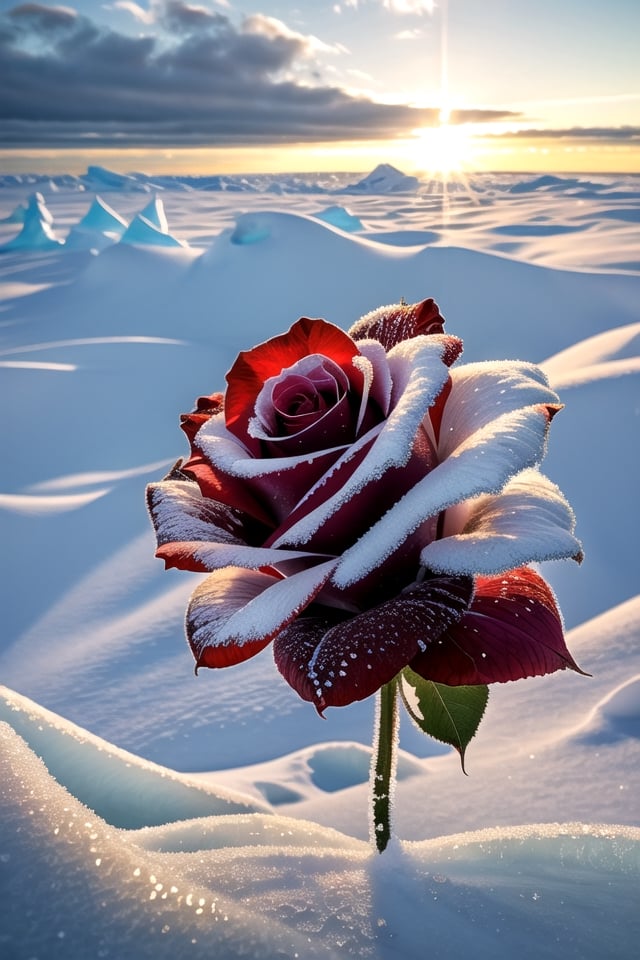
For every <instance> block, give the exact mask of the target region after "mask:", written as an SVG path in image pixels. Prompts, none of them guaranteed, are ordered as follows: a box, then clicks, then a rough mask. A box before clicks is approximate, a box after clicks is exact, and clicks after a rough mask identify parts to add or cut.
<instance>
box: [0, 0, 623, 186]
mask: <svg viewBox="0 0 640 960" xmlns="http://www.w3.org/2000/svg"><path fill="white" fill-rule="evenodd" d="M639 36H640V4H638V3H637V2H636V0H610V2H607V3H605V2H593V0H565V2H563V3H561V4H558V3H557V0H538V3H536V4H531V3H529V2H524V0H486V2H484V3H482V2H478V0H440V2H439V3H436V2H432V0H338V2H335V3H330V2H327V3H324V2H314V0H299V2H298V3H297V4H296V5H295V6H291V5H289V4H285V3H282V2H279V0H249V2H246V0H193V2H187V0H139V2H136V0H111V2H105V3H98V2H95V0H75V2H74V0H71V2H70V3H68V4H65V5H64V6H62V5H56V4H55V3H51V2H44V0H42V2H32V3H23V4H19V3H18V4H16V3H14V2H7V0H0V172H2V171H4V172H9V171H15V172H21V171H25V170H28V169H29V170H37V169H38V167H39V168H40V169H41V170H47V171H49V172H59V171H61V170H73V171H78V170H80V169H82V168H83V167H86V165H87V163H88V162H97V163H99V162H104V163H105V165H109V166H112V167H113V168H114V169H135V168H136V167H138V168H139V167H140V166H144V167H145V168H147V169H149V170H156V171H163V172H170V171H172V170H174V171H175V172H219V171H221V170H226V171H228V172H237V171H239V170H244V171H247V172H249V171H255V172H258V171H260V170H272V171H277V170H312V169H313V170H329V169H332V170H356V169H357V170H365V169H368V168H370V167H371V165H372V164H373V163H376V162H378V161H381V160H383V161H388V162H393V163H396V164H397V165H399V166H402V167H404V168H405V169H408V170H429V169H432V170H436V169H437V168H439V169H440V171H441V172H444V173H450V172H452V171H454V170H456V169H457V168H458V167H464V168H466V169H473V168H478V169H513V170H528V169H531V170H542V169H553V170H555V171H556V172H562V171H575V172H579V171H580V170H591V171H606V170H611V171H628V172H634V171H640V58H639V57H638V47H637V40H638V37H639ZM443 120H444V121H448V122H447V123H445V125H444V128H443V126H442V121H443Z"/></svg>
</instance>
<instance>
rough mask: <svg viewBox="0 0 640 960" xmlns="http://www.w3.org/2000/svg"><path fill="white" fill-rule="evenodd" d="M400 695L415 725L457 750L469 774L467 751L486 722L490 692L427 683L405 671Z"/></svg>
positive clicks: (466, 687)
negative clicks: (485, 714)
mask: <svg viewBox="0 0 640 960" xmlns="http://www.w3.org/2000/svg"><path fill="white" fill-rule="evenodd" d="M400 693H401V695H402V700H403V703H404V705H405V707H406V708H407V712H408V714H409V716H410V717H411V719H412V720H413V722H414V723H415V724H416V725H417V726H418V727H419V728H420V730H422V732H423V733H426V734H428V735H429V736H430V737H434V738H435V739H436V740H440V741H441V742H442V743H448V744H449V745H450V746H452V747H455V748H456V750H457V751H458V753H459V754H460V760H461V763H462V770H463V772H464V773H466V770H465V769H464V754H465V750H466V749H467V746H468V744H469V741H470V740H471V739H472V738H473V737H474V736H475V733H476V730H477V729H478V727H479V725H480V721H481V720H482V717H483V714H484V711H485V707H486V706H487V701H488V699H489V688H488V687H487V686H484V685H481V684H478V685H477V686H461V687H449V686H447V685H446V684H444V683H434V682H433V680H424V679H423V678H422V677H421V676H419V675H418V674H417V673H414V672H413V670H410V669H409V667H405V669H404V670H403V671H402V673H401V674H400Z"/></svg>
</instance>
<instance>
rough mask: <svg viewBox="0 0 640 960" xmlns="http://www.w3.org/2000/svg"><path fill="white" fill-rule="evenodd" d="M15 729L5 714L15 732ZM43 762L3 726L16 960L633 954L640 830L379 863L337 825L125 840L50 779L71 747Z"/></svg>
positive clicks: (450, 842)
mask: <svg viewBox="0 0 640 960" xmlns="http://www.w3.org/2000/svg"><path fill="white" fill-rule="evenodd" d="M10 696H12V695H10ZM22 717H23V714H22V712H21V711H20V710H19V711H18V717H16V716H15V715H14V713H13V712H11V711H10V712H9V715H8V720H9V721H10V723H11V724H16V721H17V723H18V725H19V724H20V723H22V722H23V720H22ZM43 719H45V718H44V717H42V716H39V717H37V718H34V721H33V723H32V725H33V726H34V727H35V728H37V726H38V722H37V721H42V720H43ZM45 722H46V720H45ZM40 725H41V726H44V725H43V724H42V723H40ZM104 747H105V748H106V749H103V752H100V751H96V752H95V754H94V756H93V760H92V762H91V763H89V764H87V765H86V766H85V765H84V764H83V763H78V764H77V765H76V771H77V773H78V775H79V777H80V780H79V781H78V783H77V785H76V786H77V787H78V788H79V791H78V792H80V793H82V795H83V796H85V797H86V796H87V793H88V792H89V787H88V784H87V781H91V780H93V779H94V778H96V777H98V778H99V779H100V780H102V781H104V780H106V779H107V778H108V776H109V769H110V766H111V764H112V763H113V762H114V754H113V752H112V750H111V751H110V750H109V748H108V745H104ZM38 751H39V752H40V753H41V754H42V759H39V758H38V756H36V753H35V752H34V750H32V749H30V748H29V746H28V745H27V743H25V740H24V739H23V738H22V737H21V736H20V735H18V734H17V733H16V731H15V729H13V728H12V726H11V725H10V724H9V723H2V724H0V798H1V802H2V810H3V818H2V825H1V826H0V850H1V851H2V857H1V863H2V869H1V870H0V898H1V900H2V903H3V906H4V907H5V917H6V920H5V924H4V929H3V946H4V948H5V950H8V952H9V955H11V956H13V955H16V956H17V955H18V954H20V955H24V956H32V955H33V956H38V955H45V954H46V956H47V957H48V958H52V960H56V958H58V957H62V956H83V957H88V956H98V955H106V951H107V950H109V951H110V952H111V953H112V954H113V955H117V956H118V957H120V958H122V960H134V958H135V960H138V958H139V957H141V956H151V955H153V956H154V958H159V960H163V958H167V960H169V958H174V957H175V956H180V957H194V958H201V957H202V958H205V957H206V958H210V957H211V956H213V955H215V956H220V957H225V960H233V958H236V957H246V956H250V957H252V958H254V960H260V958H265V960H266V958H269V960H271V958H275V957H283V958H285V957H286V958H294V957H301V958H316V957H326V958H338V957H343V956H345V955H349V956H355V957H362V958H365V957H366V958H377V960H392V958H397V957H402V958H403V960H418V958H422V957H423V956H424V943H425V940H426V941H428V942H429V944H430V950H431V952H432V953H433V955H434V956H446V957H448V958H451V960H457V958H460V960H461V958H463V957H467V956H469V954H470V952H471V951H473V955H474V956H475V957H477V958H480V960H485V958H486V960H489V958H491V960H502V958H505V960H506V958H509V960H511V958H512V957H513V956H514V955H518V956H519V957H522V958H524V960H534V958H536V960H537V958H539V956H540V952H539V950H540V943H547V944H554V950H555V951H556V953H555V955H557V956H560V955H562V956H563V957H572V958H575V960H578V958H580V960H596V958H597V960H601V958H602V957H603V956H615V957H616V958H618V960H625V958H629V960H631V957H634V956H635V950H636V944H637V937H638V936H639V935H640V918H639V917H638V912H637V900H636V891H637V884H638V880H639V879H640V876H639V874H640V830H637V829H634V828H631V827H626V828H625V827H614V826H600V825H596V826H585V825H582V824H564V825H558V824H552V825H548V826H544V825H543V826H525V827H519V828H509V829H502V830H498V829H490V830H484V831H480V832H478V833H474V834H459V835H456V836H453V837H449V838H442V839H439V840H432V841H426V842H420V843H405V844H400V843H398V842H395V841H394V842H393V844H392V845H391V847H390V848H389V850H388V851H387V852H386V853H385V855H384V856H382V857H381V856H379V855H378V854H376V853H374V852H372V851H371V849H370V847H369V846H368V844H365V843H364V842H362V841H358V840H355V839H353V838H350V837H348V836H345V835H342V834H339V833H338V832H336V831H335V830H331V829H329V828H326V827H321V826H319V825H317V824H313V823H306V822H304V821H300V820H295V821H294V820H291V819H289V818H286V817H277V816H265V815H264V814H261V813H254V814H250V815H247V814H246V813H242V814H232V815H230V816H224V817H222V816H213V817H211V816H208V817H199V818H197V819H193V818H192V819H189V820H186V821H181V822H174V823H173V824H166V825H163V824H158V826H156V827H151V828H146V827H145V828H142V829H139V830H123V829H121V828H119V827H117V826H113V825H112V824H110V823H109V822H108V821H106V820H105V819H104V818H102V817H101V816H99V815H98V814H97V813H96V812H95V811H94V810H92V809H91V808H90V807H89V806H87V805H86V804H84V803H82V802H81V800H80V799H79V798H78V797H77V796H75V795H74V793H73V791H70V790H68V789H65V787H64V786H62V785H61V784H60V783H59V782H57V781H56V779H55V778H54V776H52V774H51V769H52V767H54V768H55V766H56V765H59V763H60V759H61V756H60V755H62V756H64V753H65V743H64V741H63V740H62V739H55V738H53V739H51V740H50V741H49V742H48V743H42V742H41V743H40V744H39V745H38ZM128 762H129V763H130V764H131V767H130V768H129V769H131V770H132V771H133V773H132V777H131V779H130V780H129V781H128V782H127V780H126V779H124V780H123V779H122V775H123V773H125V770H126V768H125V769H120V770H119V782H120V789H121V796H122V800H123V802H124V804H125V805H126V804H127V803H133V804H134V806H136V805H140V798H139V797H138V796H137V790H138V788H139V779H138V777H139V774H140V771H141V769H143V767H144V766H146V765H144V764H141V763H140V761H138V760H137V759H136V758H135V757H129V761H128ZM116 763H117V760H116ZM167 774H168V775H169V772H168V771H167ZM178 780H179V778H178ZM172 782H175V781H172ZM159 786H161V781H157V782H156V784H155V785H154V788H152V789H150V790H144V791H143V800H144V805H145V806H146V809H147V811H148V813H149V814H150V817H151V818H154V819H160V818H159V817H157V816H156V814H158V813H159V812H160V811H159V808H162V807H163V806H164V804H165V801H166V794H163V793H162V792H160V793H156V789H155V788H157V787H159ZM164 812H165V813H166V812H167V810H166V808H165V810H164ZM180 812H182V813H184V810H183V808H182V807H181V805H180V803H178V804H177V809H176V810H175V811H174V813H176V814H177V813H180ZM174 819H175V818H174ZM78 903H82V905H83V909H82V910H78ZM248 904H249V905H250V906H248ZM603 916H606V918H607V922H606V923H602V917H603ZM87 917H90V918H91V922H90V923H87Z"/></svg>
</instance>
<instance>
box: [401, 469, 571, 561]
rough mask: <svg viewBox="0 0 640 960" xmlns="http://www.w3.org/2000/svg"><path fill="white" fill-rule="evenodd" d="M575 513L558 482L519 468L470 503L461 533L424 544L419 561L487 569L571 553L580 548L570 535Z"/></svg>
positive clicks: (559, 557)
mask: <svg viewBox="0 0 640 960" xmlns="http://www.w3.org/2000/svg"><path fill="white" fill-rule="evenodd" d="M574 527H575V516H574V513H573V510H572V509H571V507H570V506H569V504H568V503H567V501H566V500H565V498H564V496H563V495H562V493H561V492H560V490H559V489H558V487H557V486H556V485H555V484H554V483H552V482H551V481H550V480H549V479H547V477H545V476H543V475H542V474H541V473H539V471H538V470H523V471H522V473H520V474H518V475H517V476H516V477H514V478H513V479H512V480H510V481H509V482H508V483H507V485H506V486H505V487H504V489H503V490H502V492H501V493H499V494H497V495H496V496H487V497H481V498H479V499H478V500H476V501H475V502H474V504H473V508H472V511H471V513H470V516H469V519H468V520H467V522H466V524H465V527H464V530H463V531H462V533H458V534H453V535H452V534H450V533H449V532H448V529H447V527H445V529H446V530H447V536H445V537H444V538H443V539H442V540H435V541H434V542H433V543H430V544H429V545H428V546H426V547H425V548H424V550H423V551H422V554H421V556H420V559H421V561H422V563H423V564H424V565H425V566H426V567H429V569H430V570H435V571H437V572H439V573H448V574H452V575H453V574H463V573H467V574H474V573H482V574H490V573H500V572H501V571H503V570H512V569H513V568H514V567H519V566H521V565H522V564H525V563H534V562H541V561H543V560H561V559H566V558H568V557H572V558H573V559H574V560H577V561H578V562H580V561H581V560H582V550H581V547H580V543H579V541H578V540H576V538H575V537H574V536H573V530H574Z"/></svg>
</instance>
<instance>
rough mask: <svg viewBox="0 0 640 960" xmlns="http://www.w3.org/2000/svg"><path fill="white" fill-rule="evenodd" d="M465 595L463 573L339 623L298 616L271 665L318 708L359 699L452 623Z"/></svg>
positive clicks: (469, 587) (279, 640) (278, 642)
mask: <svg viewBox="0 0 640 960" xmlns="http://www.w3.org/2000/svg"><path fill="white" fill-rule="evenodd" d="M472 596H473V580H472V579H471V578H470V577H464V578H456V579H454V578H450V577H438V578H435V579H433V580H429V581H426V582H424V583H421V584H416V585H414V586H413V587H411V588H409V589H407V590H405V591H403V593H401V594H400V595H399V596H397V597H395V598H393V599H392V600H388V601H386V602H385V603H382V604H380V605H379V606H377V607H374V608H373V609H371V610H367V611H365V612H364V613H361V614H358V616H355V617H352V618H351V619H348V620H343V621H342V622H340V623H334V624H333V625H332V623H331V620H330V619H329V618H328V617H327V616H324V617H319V616H316V617H310V618H306V617H302V618H300V619H299V620H297V621H295V622H294V623H292V624H291V625H290V626H288V627H286V628H285V629H284V630H283V631H281V632H280V633H279V634H278V636H277V637H276V638H275V640H274V646H273V654H274V657H275V661H276V666H277V667H278V670H280V672H281V673H282V675H283V677H284V678H285V680H286V681H287V682H288V683H289V684H290V685H291V686H292V687H293V689H294V690H295V691H296V692H297V693H298V694H299V695H300V696H301V697H302V699H303V700H309V701H311V702H313V703H314V704H315V706H316V709H317V710H318V712H320V713H321V712H322V711H323V710H324V709H325V707H339V706H345V705H346V704H348V703H353V702H354V701H355V700H364V699H365V698H366V697H369V696H370V695H371V694H372V693H375V691H376V690H378V689H379V688H380V687H381V686H383V685H384V684H385V683H388V682H389V680H392V679H393V677H395V676H396V674H397V673H398V672H399V671H400V670H402V669H403V668H404V667H406V666H407V664H408V663H409V661H410V660H411V659H412V658H413V657H415V655H416V653H417V652H418V651H419V650H424V649H425V648H426V646H427V645H428V644H430V643H433V642H435V641H436V640H437V639H438V637H439V636H440V635H441V634H442V633H443V632H444V631H445V630H446V629H447V628H448V627H450V626H451V624H453V623H456V622H457V621H458V620H459V619H460V618H461V617H462V616H463V614H464V612H465V610H467V608H468V606H469V602H470V600H471V597H472Z"/></svg>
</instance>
